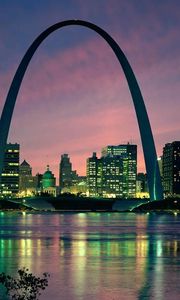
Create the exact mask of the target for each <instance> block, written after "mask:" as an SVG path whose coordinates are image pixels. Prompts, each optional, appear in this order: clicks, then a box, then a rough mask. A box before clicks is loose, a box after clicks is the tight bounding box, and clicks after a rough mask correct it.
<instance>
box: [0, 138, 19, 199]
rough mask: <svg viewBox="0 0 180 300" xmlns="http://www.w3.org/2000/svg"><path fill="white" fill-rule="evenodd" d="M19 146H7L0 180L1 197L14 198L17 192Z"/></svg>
mask: <svg viewBox="0 0 180 300" xmlns="http://www.w3.org/2000/svg"><path fill="white" fill-rule="evenodd" d="M19 151H20V146H19V144H17V143H16V144H11V143H9V144H7V145H6V149H5V154H4V163H3V170H2V175H1V179H0V187H1V195H2V196H15V195H16V194H17V193H18V191H19Z"/></svg>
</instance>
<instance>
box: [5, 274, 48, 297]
mask: <svg viewBox="0 0 180 300" xmlns="http://www.w3.org/2000/svg"><path fill="white" fill-rule="evenodd" d="M48 277H50V275H49V273H43V277H42V278H40V277H36V276H35V275H33V274H32V273H29V270H28V269H26V268H22V269H19V270H18V277H11V276H10V275H6V274H5V273H4V272H3V273H0V283H1V284H2V285H4V287H5V289H6V295H7V296H8V297H9V298H10V299H12V300H37V299H38V297H39V296H40V295H41V293H40V290H45V288H46V287H47V286H48Z"/></svg>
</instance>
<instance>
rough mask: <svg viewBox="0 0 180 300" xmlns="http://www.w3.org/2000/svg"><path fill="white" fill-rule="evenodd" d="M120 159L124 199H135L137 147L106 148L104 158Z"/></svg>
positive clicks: (127, 145) (119, 146)
mask: <svg viewBox="0 0 180 300" xmlns="http://www.w3.org/2000/svg"><path fill="white" fill-rule="evenodd" d="M107 156H111V157H114V158H115V157H120V158H121V160H122V172H123V174H122V184H123V197H125V198H133V197H135V195H136V176H137V145H131V144H129V143H128V144H122V145H116V146H114V145H113V146H112V145H110V146H106V147H104V148H103V149H102V157H107Z"/></svg>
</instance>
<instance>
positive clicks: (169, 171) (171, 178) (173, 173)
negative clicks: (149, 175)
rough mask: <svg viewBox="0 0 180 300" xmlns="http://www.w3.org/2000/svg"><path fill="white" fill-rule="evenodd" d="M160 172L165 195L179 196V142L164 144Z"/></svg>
mask: <svg viewBox="0 0 180 300" xmlns="http://www.w3.org/2000/svg"><path fill="white" fill-rule="evenodd" d="M162 171H163V187H164V193H165V195H166V196H168V195H169V196H171V195H176V194H180V141H174V142H172V143H168V144H165V146H164V148H163V158H162Z"/></svg>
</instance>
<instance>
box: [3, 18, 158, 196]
mask: <svg viewBox="0 0 180 300" xmlns="http://www.w3.org/2000/svg"><path fill="white" fill-rule="evenodd" d="M70 25H79V26H83V27H88V28H90V29H92V30H94V31H95V32H96V33H98V34H99V35H100V36H101V37H102V38H103V39H104V40H105V41H106V42H107V43H108V44H109V46H110V47H111V48H112V50H113V51H114V53H115V55H116V57H117V59H118V61H119V63H120V65H121V67H122V69H123V71H124V75H125V77H126V79H127V82H128V86H129V90H130V92H131V96H132V100H133V103H134V108H135V112H136V116H137V120H138V125H139V130H140V136H141V142H142V147H143V153H144V159H145V165H146V172H147V180H148V187H149V193H150V199H151V200H161V199H163V190H162V184H161V177H160V172H159V166H158V162H157V155H156V149H155V145H154V139H153V135H152V131H151V126H150V123H149V118H148V115H147V111H146V107H145V104H144V101H143V97H142V94H141V91H140V88H139V85H138V83H137V80H136V78H135V75H134V73H133V71H132V68H131V66H130V64H129V62H128V60H127V58H126V56H125V55H124V53H123V51H122V50H121V48H120V47H119V45H118V44H117V43H116V42H115V40H114V39H113V38H112V37H111V36H110V35H109V34H108V33H107V32H106V31H104V30H103V29H101V28H100V27H98V26H96V25H95V24H93V23H90V22H87V21H83V20H66V21H62V22H59V23H56V24H54V25H52V26H50V27H49V28H47V29H46V30H45V31H43V32H42V33H41V34H40V35H39V36H38V37H37V38H36V39H35V40H34V42H33V43H32V44H31V46H30V47H29V49H28V50H27V52H26V53H25V55H24V57H23V59H22V61H21V63H20V64H19V67H18V69H17V71H16V73H15V76H14V78H13V81H12V83H11V86H10V89H9V92H8V95H7V98H6V102H5V105H4V108H3V111H2V115H1V119H0V173H1V172H2V168H3V158H4V151H5V147H6V143H7V138H8V133H9V127H10V123H11V118H12V114H13V110H14V106H15V103H16V98H17V95H18V91H19V88H20V86H21V82H22V80H23V77H24V74H25V72H26V69H27V67H28V65H29V62H30V60H31V58H32V56H33V55H34V53H35V52H36V50H37V48H38V47H39V46H40V44H41V43H42V42H43V41H44V40H45V39H46V38H47V37H48V36H49V35H50V34H51V33H52V32H54V31H56V30H58V29H60V28H62V27H65V26H70Z"/></svg>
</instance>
